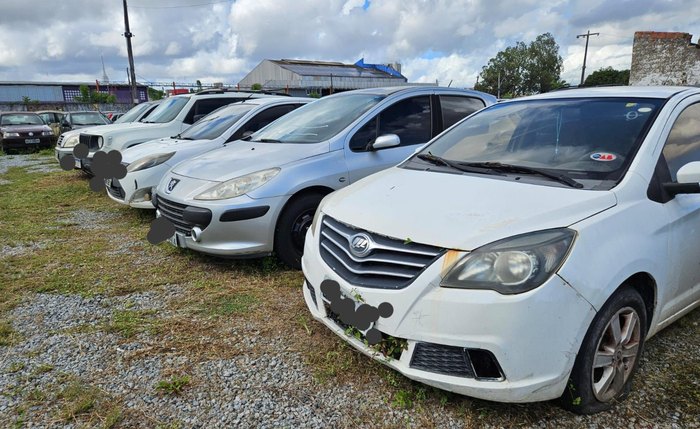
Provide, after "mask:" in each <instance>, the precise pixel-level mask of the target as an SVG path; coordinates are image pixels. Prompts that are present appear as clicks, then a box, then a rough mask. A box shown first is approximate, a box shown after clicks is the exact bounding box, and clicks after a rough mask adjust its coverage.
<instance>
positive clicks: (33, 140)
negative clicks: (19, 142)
mask: <svg viewBox="0 0 700 429" xmlns="http://www.w3.org/2000/svg"><path fill="white" fill-rule="evenodd" d="M24 142H25V143H27V144H37V143H40V142H41V140H40V139H24Z"/></svg>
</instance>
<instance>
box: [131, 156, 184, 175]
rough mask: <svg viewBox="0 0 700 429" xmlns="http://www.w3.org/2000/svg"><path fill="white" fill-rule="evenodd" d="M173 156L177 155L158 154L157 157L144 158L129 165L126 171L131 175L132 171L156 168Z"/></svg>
mask: <svg viewBox="0 0 700 429" xmlns="http://www.w3.org/2000/svg"><path fill="white" fill-rule="evenodd" d="M173 155H175V152H169V153H157V154H155V155H148V156H144V157H143V158H139V159H137V160H136V161H134V162H132V163H131V164H129V165H128V166H127V167H126V171H127V172H129V173H130V172H132V171H139V170H145V169H147V168H151V167H155V166H156V165H160V164H162V163H164V162H165V161H167V160H169V159H170V158H172V157H173Z"/></svg>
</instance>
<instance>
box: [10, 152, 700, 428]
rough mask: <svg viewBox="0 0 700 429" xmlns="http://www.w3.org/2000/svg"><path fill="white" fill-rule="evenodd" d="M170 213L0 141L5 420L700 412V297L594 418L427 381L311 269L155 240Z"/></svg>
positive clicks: (145, 421)
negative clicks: (348, 312) (307, 300)
mask: <svg viewBox="0 0 700 429" xmlns="http://www.w3.org/2000/svg"><path fill="white" fill-rule="evenodd" d="M152 219H153V214H152V213H150V212H148V211H138V210H134V209H129V208H124V207H121V206H119V205H117V204H114V203H112V202H111V201H110V200H109V199H108V198H107V197H106V196H105V195H103V194H97V193H93V192H91V191H90V190H89V187H88V183H87V181H86V180H85V178H84V177H82V176H81V175H80V174H79V173H77V172H63V171H60V170H58V168H57V163H56V162H55V161H54V160H53V159H52V158H51V155H50V154H48V153H43V154H39V155H21V156H7V155H0V243H1V244H0V427H158V428H189V427H214V426H239V427H455V428H457V427H552V428H554V427H557V428H559V427H570V428H579V427H588V428H617V427H633V428H637V427H660V428H661V427H679V428H680V427H689V428H690V427H700V326H699V323H700V311H697V310H696V311H695V312H693V313H692V314H690V315H689V316H686V317H685V318H683V319H682V320H681V321H680V322H678V323H676V324H675V325H674V326H672V327H670V328H669V329H667V330H665V331H663V332H662V333H661V334H659V335H657V336H656V337H655V338H653V339H652V340H650V341H649V343H648V344H647V350H646V354H645V357H644V359H643V362H642V367H641V371H640V373H639V374H638V377H637V379H636V381H635V384H634V387H633V393H632V395H631V396H630V397H629V399H628V400H627V401H625V402H624V403H621V404H619V405H617V406H616V407H615V409H614V410H612V411H610V412H606V413H601V414H598V415H595V416H587V417H581V416H576V415H573V414H570V413H568V412H566V411H563V410H562V409H560V408H559V407H558V406H557V405H556V404H555V403H541V404H529V405H504V404H495V403H489V402H485V401H480V400H475V399H470V398H465V397H460V396H456V395H451V394H448V393H446V392H442V391H439V390H436V389H432V388H427V387H425V386H422V385H420V384H417V383H413V382H411V381H409V380H407V379H405V378H403V377H402V376H400V375H398V374H397V373H395V372H393V371H390V370H388V369H387V368H385V367H383V366H382V365H380V364H377V363H374V362H371V361H369V360H368V359H367V358H365V357H364V356H361V355H359V354H358V353H356V352H355V351H353V350H352V349H350V348H349V347H347V346H346V345H345V344H344V343H343V342H342V341H341V340H340V339H338V338H337V337H335V336H334V335H333V334H331V333H330V332H328V331H327V330H326V329H324V328H323V327H322V326H321V325H319V324H317V323H315V322H314V321H312V320H311V319H310V317H309V316H308V314H307V311H306V310H305V307H304V304H303V301H302V298H301V279H302V276H301V273H299V272H295V271H289V270H285V269H284V268H283V267H281V266H279V265H278V263H277V262H276V261H275V260H274V259H273V258H267V259H264V260H259V261H247V262H240V261H238V262H237V261H226V260H217V259H212V258H207V257H203V256H201V255H198V254H195V253H192V252H188V251H183V250H179V249H175V248H173V247H171V246H170V245H168V244H161V245H158V246H153V245H150V244H149V243H148V242H147V241H146V239H145V237H146V233H147V231H148V226H149V223H150V221H151V220H152Z"/></svg>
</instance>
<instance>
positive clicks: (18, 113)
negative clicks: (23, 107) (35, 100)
mask: <svg viewBox="0 0 700 429" xmlns="http://www.w3.org/2000/svg"><path fill="white" fill-rule="evenodd" d="M36 114H37V113H36V112H19V111H12V110H8V111H6V112H0V115H36Z"/></svg>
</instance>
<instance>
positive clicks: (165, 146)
mask: <svg viewBox="0 0 700 429" xmlns="http://www.w3.org/2000/svg"><path fill="white" fill-rule="evenodd" d="M212 142H213V141H212V140H181V139H172V138H169V137H166V138H161V139H154V140H149V141H147V142H145V143H141V144H140V145H136V146H132V147H130V148H127V149H124V150H122V151H121V153H122V162H126V163H132V162H134V161H136V160H137V159H140V158H143V157H144V156H148V155H154V154H157V153H170V152H177V153H180V152H188V153H191V152H192V151H195V152H197V151H199V148H202V149H206V150H211V149H213V148H214V145H212ZM214 143H215V142H214Z"/></svg>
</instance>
